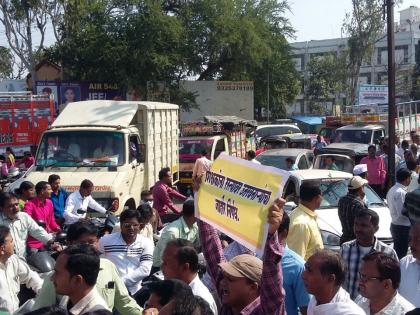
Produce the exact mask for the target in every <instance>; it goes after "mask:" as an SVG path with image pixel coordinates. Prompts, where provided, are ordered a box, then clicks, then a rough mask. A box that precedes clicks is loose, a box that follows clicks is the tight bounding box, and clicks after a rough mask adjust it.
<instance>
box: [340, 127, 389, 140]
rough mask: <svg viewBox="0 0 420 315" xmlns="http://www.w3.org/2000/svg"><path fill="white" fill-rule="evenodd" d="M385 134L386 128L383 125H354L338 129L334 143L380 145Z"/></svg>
mask: <svg viewBox="0 0 420 315" xmlns="http://www.w3.org/2000/svg"><path fill="white" fill-rule="evenodd" d="M385 134H386V132H385V127H384V126H383V125H381V124H353V125H348V126H343V127H340V128H338V129H337V130H336V134H335V138H334V142H335V143H363V144H379V141H380V139H382V138H384V137H385Z"/></svg>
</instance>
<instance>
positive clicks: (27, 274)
mask: <svg viewBox="0 0 420 315" xmlns="http://www.w3.org/2000/svg"><path fill="white" fill-rule="evenodd" d="M13 250H14V246H13V238H12V235H11V233H10V229H9V228H8V227H6V226H0V311H3V312H7V313H9V314H13V313H14V312H15V311H16V310H17V309H18V308H19V299H18V293H19V289H20V285H21V284H25V285H26V286H27V287H29V288H31V289H32V290H34V291H35V292H36V293H38V292H39V290H40V289H41V287H42V283H43V281H42V280H41V278H40V277H39V276H38V274H37V273H36V272H34V271H32V270H31V269H30V268H29V266H28V265H27V264H26V263H25V262H24V261H23V260H21V259H19V257H18V256H16V255H14V254H13Z"/></svg>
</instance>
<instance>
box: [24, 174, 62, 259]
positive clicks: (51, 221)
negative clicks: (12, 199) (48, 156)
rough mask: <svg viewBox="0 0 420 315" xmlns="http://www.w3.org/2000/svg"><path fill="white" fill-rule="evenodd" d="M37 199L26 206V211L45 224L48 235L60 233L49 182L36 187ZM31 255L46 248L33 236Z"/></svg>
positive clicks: (29, 241) (30, 246)
mask: <svg viewBox="0 0 420 315" xmlns="http://www.w3.org/2000/svg"><path fill="white" fill-rule="evenodd" d="M35 191H36V197H35V198H33V199H31V200H29V201H28V202H27V203H26V204H25V208H24V211H25V212H26V213H27V214H28V215H29V216H30V217H31V218H32V219H34V220H35V222H43V223H44V225H45V226H44V229H45V231H47V232H48V233H53V232H58V231H60V226H59V225H58V224H57V222H55V218H54V206H53V204H52V201H51V200H50V199H49V198H50V197H51V186H50V184H48V183H47V182H44V181H41V182H39V183H37V184H36V185H35ZM27 244H28V251H29V253H33V252H37V251H38V250H40V249H43V248H44V244H43V243H42V242H40V241H38V240H37V239H35V238H33V237H32V236H29V237H28V242H27Z"/></svg>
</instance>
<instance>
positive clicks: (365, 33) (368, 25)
mask: <svg viewBox="0 0 420 315" xmlns="http://www.w3.org/2000/svg"><path fill="white" fill-rule="evenodd" d="M352 4H353V10H352V13H351V14H347V15H346V19H345V21H344V24H343V31H344V32H345V33H346V35H347V36H348V42H347V44H348V52H349V54H348V59H349V62H348V70H349V84H348V91H347V97H348V102H347V103H348V104H349V105H352V104H354V102H355V99H356V91H357V85H358V81H359V74H360V67H361V66H362V63H363V61H366V62H370V60H371V57H372V54H373V52H374V48H375V43H376V42H377V40H378V39H379V38H380V36H381V35H382V34H383V33H384V27H385V22H384V20H383V16H382V14H383V4H384V1H383V0H352Z"/></svg>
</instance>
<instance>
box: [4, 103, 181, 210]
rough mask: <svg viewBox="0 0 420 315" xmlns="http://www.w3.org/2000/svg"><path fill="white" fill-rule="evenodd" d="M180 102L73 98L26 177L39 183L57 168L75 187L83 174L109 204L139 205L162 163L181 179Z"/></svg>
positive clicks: (63, 179) (68, 184) (70, 188)
mask: <svg viewBox="0 0 420 315" xmlns="http://www.w3.org/2000/svg"><path fill="white" fill-rule="evenodd" d="M178 133H179V129H178V106H177V105H173V104H167V103H158V102H141V101H139V102H126V101H83V102H75V103H70V104H68V105H67V106H66V108H65V109H64V110H63V112H62V113H61V114H60V115H59V116H58V117H57V119H56V120H55V122H54V123H53V125H52V127H51V128H49V129H48V130H46V131H45V132H44V134H43V135H42V138H41V140H40V143H39V146H38V150H37V154H36V161H35V164H34V165H33V166H32V167H31V168H30V169H29V170H28V171H27V172H26V174H25V175H24V177H23V178H22V179H20V180H19V181H17V182H14V183H13V184H12V185H11V186H10V188H9V189H10V190H13V189H15V188H17V187H19V185H20V183H21V181H23V180H29V181H31V182H33V183H37V182H39V181H41V180H44V181H46V180H47V179H48V176H49V175H51V174H58V175H59V176H60V177H61V183H62V184H63V186H64V187H65V188H66V189H67V190H68V191H70V192H72V191H75V190H77V189H78V188H79V186H80V183H81V182H82V180H84V179H90V180H91V181H92V182H93V184H94V185H95V188H94V192H93V194H92V195H93V197H94V198H95V199H96V200H97V201H98V202H99V203H100V204H102V205H103V206H104V207H105V208H109V207H110V205H111V203H112V202H113V201H114V200H118V203H119V207H118V211H117V213H120V212H121V211H122V210H124V209H127V208H135V207H137V206H138V205H139V202H140V193H141V191H142V190H145V189H149V188H150V187H151V186H153V185H154V184H155V182H156V181H157V180H158V173H159V171H160V169H161V168H163V167H170V169H171V171H172V173H173V174H174V181H175V182H176V181H177V179H178V174H179V171H178V167H179V157H178V156H179V155H178V137H179V134H178Z"/></svg>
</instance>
